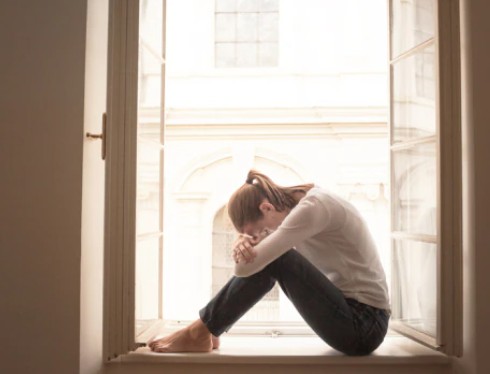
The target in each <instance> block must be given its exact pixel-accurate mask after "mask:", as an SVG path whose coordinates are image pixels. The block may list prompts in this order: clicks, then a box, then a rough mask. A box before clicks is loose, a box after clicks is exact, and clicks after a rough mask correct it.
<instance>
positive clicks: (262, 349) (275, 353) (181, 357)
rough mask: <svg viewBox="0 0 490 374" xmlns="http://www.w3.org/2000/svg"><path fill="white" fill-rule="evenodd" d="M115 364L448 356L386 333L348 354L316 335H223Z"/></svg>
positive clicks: (392, 360)
mask: <svg viewBox="0 0 490 374" xmlns="http://www.w3.org/2000/svg"><path fill="white" fill-rule="evenodd" d="M114 361H116V362H119V363H187V364H190V363H199V364H206V363H208V364H216V363H219V364H314V365H319V364H320V365H323V364H325V365H328V364H332V365H339V364H340V365H341V364H346V365H353V364H354V365H355V364H361V365H366V364H369V365H383V364H416V365H420V364H432V365H434V364H440V365H448V364H450V357H448V356H446V355H444V354H442V353H440V352H437V351H434V350H432V349H430V348H427V347H425V346H423V345H421V344H419V343H416V342H414V341H412V340H410V339H408V338H405V337H403V336H400V335H394V334H393V335H389V336H387V337H386V338H385V341H384V342H383V344H382V345H381V346H380V347H379V348H378V349H377V350H376V351H375V352H374V353H372V354H371V355H369V356H358V357H349V356H346V355H343V354H341V353H339V352H337V351H336V350H334V349H332V348H330V347H329V346H327V345H326V344H325V343H323V342H322V341H321V340H320V339H319V338H318V337H314V336H308V337H302V336H297V337H292V336H287V337H276V338H271V337H263V336H261V337H257V336H227V335H225V336H223V337H222V338H221V347H220V348H219V349H217V350H214V351H213V352H211V353H166V354H161V353H154V352H152V351H151V350H150V349H149V348H147V347H142V348H139V349H137V350H136V351H135V352H131V353H129V354H127V355H123V356H120V357H119V358H118V359H116V360H114Z"/></svg>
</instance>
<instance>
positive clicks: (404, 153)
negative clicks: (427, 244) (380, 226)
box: [392, 142, 437, 235]
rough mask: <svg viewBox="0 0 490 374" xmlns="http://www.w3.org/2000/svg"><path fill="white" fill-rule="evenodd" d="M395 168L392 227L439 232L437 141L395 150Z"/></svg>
mask: <svg viewBox="0 0 490 374" xmlns="http://www.w3.org/2000/svg"><path fill="white" fill-rule="evenodd" d="M393 172H394V176H395V181H394V182H395V183H394V196H393V201H392V204H393V210H394V212H395V214H394V227H393V230H394V231H405V232H410V233H418V234H427V235H436V234H437V209H436V207H437V193H436V191H437V190H436V187H437V180H436V175H437V174H436V144H435V143H434V142H431V143H426V144H420V145H417V146H413V147H411V148H409V149H403V150H398V151H395V152H394V154H393Z"/></svg>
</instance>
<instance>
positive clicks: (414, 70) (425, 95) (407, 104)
mask: <svg viewBox="0 0 490 374" xmlns="http://www.w3.org/2000/svg"><path fill="white" fill-rule="evenodd" d="M434 60H435V56H434V46H433V45H431V46H429V47H427V48H425V49H424V50H423V51H421V52H420V53H417V54H415V55H413V56H411V57H408V58H406V59H403V60H401V61H399V62H397V63H396V64H394V65H393V108H392V110H393V141H394V142H395V143H396V142H400V141H404V140H409V139H413V138H418V137H424V136H431V135H434V134H435V131H436V101H435V84H436V82H435V71H434V66H435V65H434Z"/></svg>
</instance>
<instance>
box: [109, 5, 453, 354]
mask: <svg viewBox="0 0 490 374" xmlns="http://www.w3.org/2000/svg"><path fill="white" fill-rule="evenodd" d="M192 1H194V0H188V1H185V2H182V1H176V0H167V1H159V0H140V3H139V6H138V7H139V8H138V9H139V15H138V9H136V7H135V5H134V3H133V2H128V3H125V2H122V3H121V4H122V5H121V4H119V5H117V6H115V9H113V10H112V14H113V17H114V22H113V25H114V26H113V27H114V29H113V30H111V32H113V33H114V34H116V35H117V34H118V33H119V35H124V37H122V36H121V37H120V38H121V39H124V40H126V44H124V43H122V44H121V45H125V46H126V47H125V48H127V52H125V53H122V52H121V51H119V52H118V53H115V52H114V53H113V55H114V61H113V64H114V66H116V67H119V66H120V65H121V67H120V70H117V69H116V67H113V70H114V71H113V73H112V75H110V79H112V80H114V83H113V84H110V85H109V86H110V87H115V88H114V90H113V94H112V95H113V97H117V99H118V100H117V102H115V104H114V105H113V106H111V107H110V108H109V121H110V124H111V125H112V126H115V124H116V123H123V125H120V127H118V128H113V129H112V131H113V134H114V135H113V136H115V137H116V138H117V139H119V140H110V141H109V143H110V142H111V141H112V142H113V144H111V143H110V144H108V152H109V153H108V169H109V171H110V172H109V173H108V176H109V177H108V178H109V179H108V192H107V193H108V196H109V197H110V202H109V203H108V209H107V212H108V224H107V227H108V230H109V231H110V232H111V233H112V234H111V235H109V239H108V240H107V241H106V247H107V248H106V259H107V260H108V261H106V277H107V280H108V281H107V287H106V312H105V313H106V324H107V326H108V327H107V329H108V331H109V332H111V331H112V333H108V334H107V337H106V351H107V352H108V356H110V355H116V354H118V353H120V352H124V351H125V350H128V349H129V350H130V349H134V347H135V345H134V343H135V341H136V340H137V338H136V337H137V336H138V335H139V334H140V333H141V332H142V331H144V330H145V329H146V330H147V329H148V326H155V322H157V323H158V324H159V326H162V325H164V326H166V327H172V326H175V324H177V325H181V324H185V323H187V322H188V321H191V320H193V319H195V318H197V311H198V310H199V308H200V307H202V306H204V305H205V303H206V302H207V301H208V300H209V299H210V298H211V297H212V296H213V295H214V294H215V293H216V292H217V290H218V289H219V288H220V287H221V286H222V285H223V284H224V282H226V281H227V280H228V278H229V276H230V274H231V268H232V263H231V261H230V259H229V257H228V256H229V251H230V247H229V246H230V243H231V242H232V241H233V238H234V233H233V230H232V229H231V224H230V222H229V220H228V218H227V217H226V214H225V210H226V201H227V199H228V197H229V196H230V194H231V193H232V192H233V191H234V190H235V189H236V188H237V187H238V186H239V185H240V184H242V183H243V178H244V176H245V175H246V172H247V171H248V170H249V169H250V168H252V167H254V168H257V169H259V170H261V171H263V172H265V173H266V174H269V175H271V177H272V178H273V179H275V180H277V181H278V182H279V183H281V184H283V185H288V184H297V183H303V182H315V183H317V184H319V185H322V186H324V187H326V188H329V189H331V190H333V191H335V192H337V193H338V194H340V195H342V196H344V197H345V198H347V199H348V200H350V201H351V202H352V203H353V204H355V205H356V206H357V207H358V208H359V209H360V210H361V213H362V214H363V215H364V216H365V217H366V219H367V221H368V222H369V225H370V229H371V231H372V232H373V234H374V237H375V240H376V241H377V244H378V248H379V250H380V254H381V257H382V261H383V265H384V267H385V270H386V272H387V276H388V278H389V279H392V280H393V281H392V284H391V292H392V306H393V318H392V321H393V324H392V325H393V326H394V327H395V328H397V330H398V331H401V332H403V333H405V334H407V335H410V336H411V337H414V338H416V339H419V340H422V341H424V343H426V344H430V345H432V346H434V347H439V348H441V349H444V350H446V351H447V352H449V353H451V352H455V351H456V350H455V348H454V341H456V340H457V337H458V318H457V316H456V314H455V313H454V311H455V310H456V308H457V305H458V294H457V292H456V293H455V292H452V291H451V290H450V289H451V287H452V285H453V284H454V281H455V280H457V279H458V266H457V261H458V253H459V252H458V251H459V247H458V245H459V242H458V230H459V227H458V222H459V221H458V214H459V210H458V204H457V201H458V188H457V182H456V183H455V181H457V178H458V172H459V169H458V163H457V161H458V159H459V158H458V157H459V153H458V149H455V148H454V139H457V138H458V137H459V133H458V127H457V124H458V122H457V118H455V116H454V115H450V114H451V113H450V111H451V108H454V105H459V102H458V97H457V95H454V94H453V95H452V96H451V95H450V94H449V93H451V92H453V90H448V87H450V82H452V80H453V79H454V77H455V76H456V75H457V69H458V66H457V63H455V62H453V63H449V64H447V65H446V67H445V68H444V69H443V68H441V65H440V63H439V62H440V61H441V53H443V52H444V53H446V54H448V53H449V51H451V47H452V46H453V44H452V43H453V42H454V41H453V39H452V36H451V35H454V34H453V33H454V32H455V29H454V25H452V24H451V23H450V22H446V23H444V22H441V21H437V19H438V14H442V13H444V14H445V15H446V16H448V14H449V15H450V14H452V16H454V14H453V13H451V8H450V7H442V8H441V7H437V6H436V1H435V0H434V1H431V0H419V1H417V0H413V1H394V0H393V1H391V2H390V8H389V9H390V12H389V14H390V16H391V21H390V26H391V27H390V30H391V33H390V34H391V38H390V41H391V43H390V45H391V52H390V55H389V56H388V51H387V50H386V45H387V44H388V43H386V42H385V40H386V37H387V35H388V33H387V29H388V25H387V24H386V20H387V15H386V6H385V5H386V4H385V2H384V1H383V0H371V2H370V5H369V6H367V5H366V1H365V0H349V1H339V2H338V3H334V2H318V1H313V0H309V1H305V2H281V1H272V2H268V1H251V0H250V1H228V2H226V1H217V2H213V1H206V2H203V1H201V0H195V1H196V4H195V5H196V6H189V5H190V4H189V3H190V2H192ZM310 2H311V4H310ZM124 4H126V5H124ZM198 4H199V6H197V5H198ZM353 5H356V6H358V7H357V8H356V7H354V8H353V7H352V6H353ZM269 6H271V7H272V6H274V10H272V8H270V9H267V11H270V12H273V13H274V12H275V13H277V14H276V15H275V16H274V17H276V18H274V19H273V20H271V21H270V23H268V24H269V25H275V22H277V19H278V18H277V17H279V14H280V17H281V18H280V19H281V25H283V26H284V27H282V26H281V27H282V28H281V36H280V38H279V37H278V38H277V39H276V43H277V49H279V50H280V51H281V72H280V74H278V72H277V71H276V72H272V73H271V75H267V74H265V73H264V70H262V71H261V72H260V74H256V72H257V71H255V72H254V70H253V69H252V70H251V73H244V69H236V70H235V69H231V70H229V69H216V65H217V62H216V61H217V60H216V59H215V58H216V56H217V54H216V45H217V44H216V43H215V42H213V41H216V39H215V37H216V35H217V34H216V33H217V32H218V31H217V29H215V27H217V26H218V25H217V22H218V18H219V17H218V16H219V15H220V14H221V13H230V14H232V13H233V14H232V15H233V17H234V19H235V20H237V19H238V18H239V17H238V16H239V15H240V14H241V12H244V13H246V12H251V13H253V14H255V16H256V18H257V19H259V18H260V13H261V12H262V11H266V7H269ZM254 7H255V8H254ZM257 7H258V8H257ZM252 8H253V10H252ZM320 8H321V9H320ZM191 10H192V11H191ZM359 13H362V16H361V14H359ZM230 14H228V15H230ZM123 15H128V17H127V21H126V22H122V21H121V20H122V19H123V18H124V17H123ZM233 17H231V18H228V20H231V19H233ZM441 17H442V16H439V19H441ZM442 18H443V19H445V18H444V17H442ZM449 19H450V17H449ZM116 20H117V21H116ZM138 20H139V26H138V27H136V25H137V24H138ZM352 20H362V25H363V27H360V26H359V24H360V22H356V27H353V28H352V29H351V30H349V28H348V27H346V24H348V22H349V21H352ZM118 22H119V23H118ZM227 22H228V21H227ZM229 22H231V21H229ZM229 22H228V23H229ZM240 22H241V21H240ZM288 22H289V23H288ZM352 22H353V21H352ZM288 24H290V25H294V27H286V26H287V25H288ZM249 25H250V23H249ZM257 25H258V26H257ZM364 26H365V27H364ZM220 27H221V26H220ZM223 27H224V26H223ZM234 27H235V29H236V28H237V27H238V21H237V23H236V25H235V26H234ZM441 27H445V28H446V30H449V31H451V33H449V32H448V33H447V34H444V37H445V39H444V37H442V38H441V37H440V35H443V34H441V31H440V28H441ZM254 28H255V29H256V30H259V29H260V25H259V24H258V23H257V24H256V26H254ZM337 29H341V30H343V32H344V33H350V34H349V35H346V38H345V39H343V38H340V37H338V36H336V34H335V30H337ZM456 32H457V30H456ZM128 35H129V37H128ZM136 36H137V38H136ZM116 41H117V37H116ZM442 45H444V49H442V48H441V46H442ZM119 46H120V45H119ZM113 48H114V50H115V51H118V49H117V48H118V45H117V43H116V42H114V45H113ZM256 50H258V49H256ZM138 51H139V53H138ZM352 51H355V58H353V57H352V56H354V55H353V54H352ZM441 51H442V52H441ZM190 56H194V58H189V57H190ZM363 56H364V57H363ZM380 56H381V57H380ZM452 58H454V55H452V54H449V55H448V56H447V60H446V62H451V61H453V60H452ZM387 60H389V61H390V64H389V70H388V64H387V63H386V61H387ZM346 61H348V63H346ZM383 61H384V62H383ZM138 63H139V66H138V68H137V69H136V65H138ZM118 64H120V65H118ZM255 67H257V66H255ZM250 68H252V66H250ZM233 71H235V72H236V73H233ZM121 72H125V74H121ZM135 72H137V74H135ZM388 76H390V77H391V79H390V81H391V84H390V87H391V88H390V90H389V91H388V90H387V89H386V88H387V84H386V83H387V77H388ZM118 79H120V80H122V79H124V81H123V82H119V81H118ZM110 82H111V81H110ZM118 82H119V83H118ZM116 83H117V84H116ZM443 87H444V88H445V89H444V90H443V89H442V88H443ZM121 92H123V93H124V94H123V95H121ZM454 92H455V91H454ZM388 96H390V100H388ZM110 97H111V96H110ZM113 101H114V100H112V101H111V100H109V102H110V103H112V102H113ZM388 101H389V102H390V110H389V113H390V115H389V116H388V115H387V113H388V111H387V108H386V102H388ZM111 110H112V111H113V112H114V113H113V114H112V116H111ZM456 114H457V113H456ZM111 120H112V121H111ZM119 134H120V135H119ZM455 137H456V138H455ZM449 149H452V152H451V151H449ZM390 154H391V160H390V157H389V155H390ZM116 171H119V172H120V173H121V176H120V177H118V175H119V174H118V173H117V172H116ZM442 171H444V173H442ZM118 178H119V179H118ZM118 181H123V182H124V183H117V182H118ZM133 188H134V190H133ZM390 190H391V196H389V195H390V193H389V191H390ZM132 196H133V197H132ZM118 199H119V200H118ZM390 199H391V204H390V201H389V200H390ZM118 201H119V202H120V204H119V205H118V204H117V202H118ZM451 202H452V205H451V207H450V208H449V203H451ZM132 204H134V205H132ZM390 205H391V230H392V232H391V238H390V233H389V227H390V224H389V216H390V214H389V211H390ZM120 215H122V217H120ZM132 227H133V228H132ZM131 230H133V232H134V236H132V235H131V232H132V231H131ZM118 232H119V233H124V235H123V236H122V239H118V238H119V236H118V234H117V233H118ZM134 243H136V245H134ZM133 277H134V278H133ZM132 284H135V285H136V287H135V288H133V286H132ZM108 295H110V296H108ZM131 308H132V311H131ZM135 321H136V323H135ZM298 324H301V319H300V318H299V316H298V314H297V312H296V311H295V310H294V308H293V307H292V305H291V304H290V303H289V301H288V300H287V298H286V297H285V296H284V295H283V294H282V292H281V291H280V289H279V288H277V287H276V288H274V289H273V290H272V291H271V292H270V293H269V295H268V296H267V297H266V298H264V300H263V301H262V302H260V303H259V304H257V305H256V308H255V309H253V310H251V311H250V312H249V314H248V315H247V316H246V317H245V318H244V319H243V321H241V324H240V323H239V324H237V329H238V330H236V331H239V329H240V326H242V327H243V328H245V329H246V330H247V331H249V332H256V333H270V332H271V327H272V330H273V331H275V332H277V331H278V329H279V332H283V333H284V332H287V331H288V330H287V329H288V327H298V326H299V325H298ZM135 326H136V331H135V330H134V327H135ZM301 328H304V326H303V327H300V329H301ZM280 329H283V330H280ZM302 331H304V330H302ZM232 332H233V329H232Z"/></svg>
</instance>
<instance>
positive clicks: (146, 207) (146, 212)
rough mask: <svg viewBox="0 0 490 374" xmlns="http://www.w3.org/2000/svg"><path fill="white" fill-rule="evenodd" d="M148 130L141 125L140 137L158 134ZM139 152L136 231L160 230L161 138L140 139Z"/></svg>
mask: <svg viewBox="0 0 490 374" xmlns="http://www.w3.org/2000/svg"><path fill="white" fill-rule="evenodd" d="M146 130H147V129H146V127H144V126H140V128H139V129H138V131H139V135H140V137H141V136H147V137H153V136H155V135H157V134H145V131H146ZM158 135H159V134H158ZM155 137H156V136H155ZM137 152H138V153H137V154H138V164H137V188H136V190H137V195H136V233H137V234H144V233H150V232H158V231H160V209H161V206H160V205H161V199H160V190H161V187H160V152H161V147H160V146H159V139H154V143H150V142H148V141H139V142H138V149H137Z"/></svg>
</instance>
